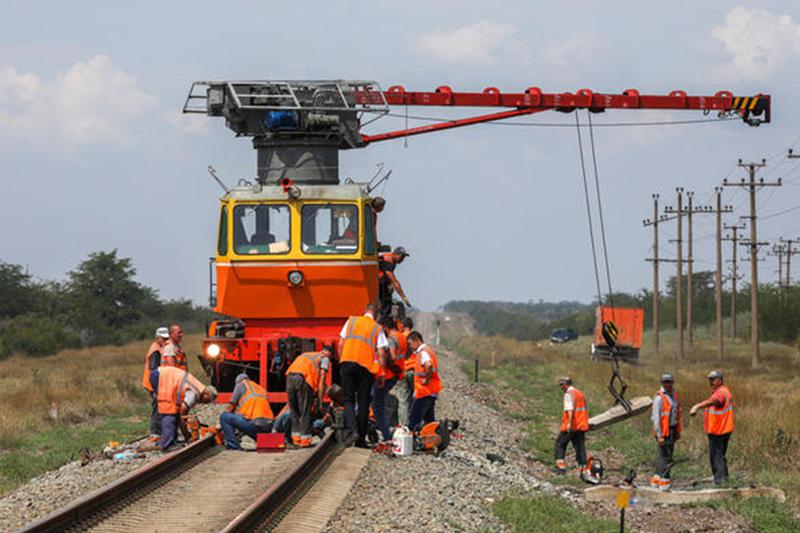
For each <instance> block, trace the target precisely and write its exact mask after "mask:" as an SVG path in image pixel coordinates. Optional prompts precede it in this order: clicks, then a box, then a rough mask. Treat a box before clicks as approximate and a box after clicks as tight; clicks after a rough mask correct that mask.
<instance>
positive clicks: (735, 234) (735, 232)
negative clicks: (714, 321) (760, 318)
mask: <svg viewBox="0 0 800 533" xmlns="http://www.w3.org/2000/svg"><path fill="white" fill-rule="evenodd" d="M723 227H724V228H725V229H727V230H731V232H732V233H731V234H730V235H728V237H726V238H724V239H722V240H723V241H730V242H731V244H732V246H731V260H730V261H731V263H732V269H733V271H732V273H731V339H732V340H733V341H735V340H736V287H737V283H738V281H739V271H738V270H737V269H736V249H737V248H736V246H737V245H738V241H739V231H740V230H742V231H743V230H744V229H745V228H746V227H747V226H745V225H738V224H734V225H732V226H729V225H728V224H725V225H724V226H723Z"/></svg>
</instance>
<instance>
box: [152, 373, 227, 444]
mask: <svg viewBox="0 0 800 533" xmlns="http://www.w3.org/2000/svg"><path fill="white" fill-rule="evenodd" d="M150 384H151V385H152V386H153V390H155V391H158V392H157V393H156V394H157V398H158V414H159V417H160V418H161V441H160V443H159V445H160V446H161V450H162V451H168V450H169V449H170V448H171V447H172V445H173V444H174V443H175V439H176V436H177V431H178V429H180V430H181V433H183V435H184V436H188V435H189V431H188V430H187V429H186V424H185V422H184V418H185V416H186V415H187V414H189V410H191V408H192V407H194V406H195V404H196V403H197V402H200V403H211V402H213V401H214V399H215V398H216V397H217V390H216V389H215V388H214V387H211V386H209V387H206V386H205V385H203V384H202V383H201V382H200V381H199V380H198V379H197V378H196V377H194V376H193V375H191V374H190V373H188V372H186V371H185V370H181V369H180V368H178V367H175V366H163V365H162V366H160V367H158V368H157V369H155V370H154V371H153V372H152V373H151V374H150ZM187 438H188V437H187Z"/></svg>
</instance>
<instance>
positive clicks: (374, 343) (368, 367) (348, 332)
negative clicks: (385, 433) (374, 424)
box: [339, 304, 389, 448]
mask: <svg viewBox="0 0 800 533" xmlns="http://www.w3.org/2000/svg"><path fill="white" fill-rule="evenodd" d="M377 312H378V308H377V306H376V305H375V304H369V305H367V308H366V310H365V311H364V314H363V315H362V316H351V317H350V318H348V319H347V322H345V324H344V326H343V327H342V331H341V333H340V334H339V336H340V337H341V343H340V344H339V353H340V355H339V363H340V364H339V375H340V377H341V379H342V388H343V389H344V405H345V423H346V425H347V429H348V430H349V431H350V432H351V434H353V433H355V439H354V440H353V443H354V444H355V445H356V446H357V447H359V448H369V445H368V444H367V427H368V424H369V404H370V392H371V391H372V383H373V382H374V381H375V380H376V379H377V380H378V382H379V384H382V383H381V382H382V380H383V367H384V365H385V364H386V362H385V361H386V353H385V350H386V348H387V347H388V346H389V343H388V341H387V340H386V335H385V334H384V333H383V330H382V329H381V327H380V325H379V324H378V323H377V322H375V315H376V314H377ZM356 403H357V406H356ZM356 417H357V418H356Z"/></svg>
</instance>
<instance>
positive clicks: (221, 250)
mask: <svg viewBox="0 0 800 533" xmlns="http://www.w3.org/2000/svg"><path fill="white" fill-rule="evenodd" d="M227 254H228V208H227V207H226V206H222V211H221V212H220V215H219V240H218V241H217V255H227Z"/></svg>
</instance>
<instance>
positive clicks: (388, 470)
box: [327, 351, 554, 532]
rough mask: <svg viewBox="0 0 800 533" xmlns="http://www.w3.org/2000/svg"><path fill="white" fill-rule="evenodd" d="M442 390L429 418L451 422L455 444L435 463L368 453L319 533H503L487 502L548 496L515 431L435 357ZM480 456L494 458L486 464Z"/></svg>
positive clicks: (423, 457)
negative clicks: (517, 494) (511, 495)
mask: <svg viewBox="0 0 800 533" xmlns="http://www.w3.org/2000/svg"><path fill="white" fill-rule="evenodd" d="M439 364H440V372H441V376H442V380H443V384H444V390H443V392H442V395H441V397H440V398H439V400H437V405H436V414H437V418H439V419H444V418H449V419H455V420H459V421H460V423H461V427H460V428H459V429H458V430H457V433H460V434H463V439H455V440H453V441H452V443H451V445H450V447H449V448H448V449H447V450H445V451H444V452H443V453H442V454H441V455H440V456H439V457H434V456H433V455H428V454H420V453H415V454H414V455H413V456H411V457H404V458H389V457H386V456H382V455H378V454H375V457H373V458H371V459H370V461H369V463H368V464H367V466H366V467H365V468H364V470H363V471H362V473H361V476H360V477H359V479H358V481H357V482H356V484H355V485H354V486H353V489H352V490H351V491H350V494H349V495H348V497H347V499H346V500H345V503H344V505H343V506H342V507H341V508H340V509H339V512H338V513H337V515H336V516H335V517H334V518H333V519H332V520H331V521H330V522H329V523H328V527H327V531H330V532H341V531H352V532H363V531H458V530H475V529H478V528H488V529H489V530H491V531H498V530H503V529H504V527H503V524H502V523H501V522H499V521H498V520H497V518H496V517H495V516H494V515H493V514H492V512H491V502H493V501H495V500H496V499H497V498H498V497H499V496H501V495H502V494H503V493H505V492H506V491H513V490H519V491H530V490H533V489H546V490H554V489H553V488H552V487H550V486H549V484H547V483H545V482H543V481H540V480H538V479H537V478H535V477H534V475H533V473H534V471H533V468H534V466H533V465H531V464H530V463H529V461H527V460H526V458H525V455H524V454H523V453H522V452H521V450H520V449H519V448H518V446H517V444H516V440H517V433H516V429H515V426H514V425H513V424H510V423H509V421H508V420H505V419H504V418H503V417H502V416H500V415H499V414H498V413H496V412H495V411H493V410H491V409H490V408H489V407H486V406H484V405H482V404H481V403H479V402H478V401H476V400H474V399H473V398H472V397H471V395H470V394H468V389H469V387H470V386H471V385H470V384H469V383H468V382H467V378H466V376H464V374H463V373H462V372H461V371H460V370H459V369H458V367H457V361H456V358H455V357H454V356H451V355H448V354H447V353H445V352H443V351H442V352H440V355H439ZM487 454H496V455H498V456H500V458H502V459H501V461H497V460H495V461H494V462H493V461H491V460H490V459H488V458H487Z"/></svg>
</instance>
